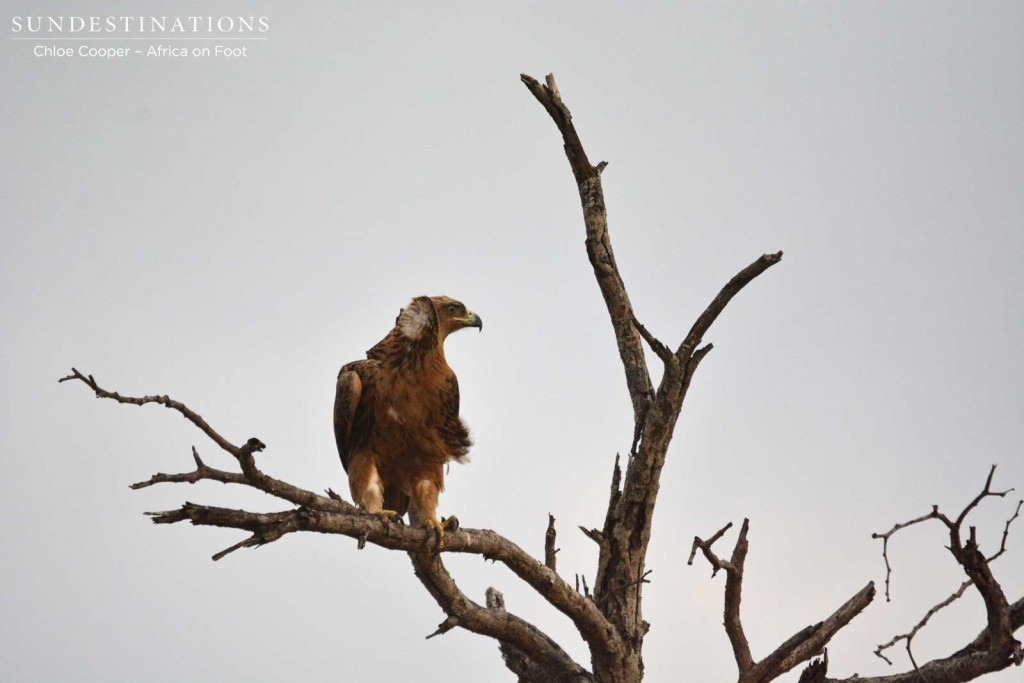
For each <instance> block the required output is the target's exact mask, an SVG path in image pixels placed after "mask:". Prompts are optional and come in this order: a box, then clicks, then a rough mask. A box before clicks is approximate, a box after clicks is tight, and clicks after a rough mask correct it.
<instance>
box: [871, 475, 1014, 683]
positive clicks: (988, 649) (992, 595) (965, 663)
mask: <svg viewBox="0 0 1024 683" xmlns="http://www.w3.org/2000/svg"><path fill="white" fill-rule="evenodd" d="M995 471H996V466H995V465H993V466H992V468H991V469H990V470H989V473H988V476H987V477H986V479H985V485H984V487H983V488H982V490H981V493H979V494H978V495H976V496H975V497H974V498H973V499H972V500H971V502H969V503H968V504H967V505H966V506H965V507H964V508H963V510H962V511H961V512H960V514H959V515H957V518H956V520H955V521H951V520H950V519H949V517H947V516H946V515H945V514H943V513H942V512H940V511H939V506H938V505H933V506H932V511H931V512H929V513H928V514H926V515H922V516H920V517H916V518H914V519H912V520H910V521H908V522H903V523H899V524H896V525H894V526H893V527H892V528H891V529H890V530H889V531H887V532H885V533H881V534H879V533H875V534H872V538H881V539H882V556H883V558H884V559H885V568H886V586H887V590H888V584H889V578H890V576H891V574H892V567H891V565H890V563H889V555H888V542H889V539H890V538H891V537H892V535H893V534H895V533H896V532H897V531H900V530H902V529H905V528H907V527H909V526H913V525H915V524H919V523H921V522H925V521H928V520H931V519H937V520H939V521H940V522H942V523H943V524H944V525H945V526H946V528H947V529H948V530H949V534H950V545H949V550H950V552H951V553H952V554H953V557H954V558H955V559H956V561H957V562H958V563H959V564H960V566H961V567H962V568H963V570H964V572H965V573H966V574H967V576H968V580H967V581H965V582H964V583H963V584H961V585H960V587H959V588H958V589H957V590H956V591H954V592H953V594H952V595H950V596H949V597H947V598H946V599H945V600H943V601H941V602H939V603H938V604H936V605H935V606H933V607H932V608H931V609H929V610H928V612H927V613H926V614H925V616H924V617H923V618H922V619H921V620H920V621H918V623H917V624H916V625H915V626H914V627H913V628H912V629H911V630H910V631H909V632H907V633H904V634H900V635H897V636H894V637H893V638H892V639H891V640H890V641H889V642H887V643H884V644H882V645H879V646H878V648H876V650H875V654H876V655H877V656H879V657H881V658H882V659H884V660H885V661H886V662H888V663H889V664H890V665H892V661H891V660H890V659H889V658H888V657H886V656H885V655H884V654H882V653H883V651H884V650H886V649H888V648H890V647H892V646H894V645H895V644H896V643H898V642H900V641H901V640H902V641H904V642H905V644H906V650H907V656H908V658H909V659H910V663H911V665H912V666H913V667H914V671H913V675H915V676H917V677H919V678H925V679H926V680H930V681H931V680H940V681H947V680H948V681H953V680H956V681H967V680H971V679H973V678H976V677H978V676H980V675H982V674H984V673H988V672H990V671H996V670H999V669H1001V668H1005V667H1006V666H1009V665H1010V664H1011V663H1012V664H1017V665H1019V664H1020V663H1021V661H1022V659H1024V656H1022V653H1021V644H1020V642H1019V641H1017V640H1016V639H1014V638H1013V632H1014V631H1015V630H1017V629H1018V628H1020V620H1019V619H1017V617H1018V615H1016V614H1015V613H1014V608H1013V607H1011V605H1010V604H1009V602H1008V600H1007V599H1006V595H1005V594H1004V593H1003V589H1002V587H1001V586H1000V585H999V583H998V582H997V581H996V579H995V577H994V576H993V575H992V569H991V564H992V562H994V561H995V560H997V559H998V558H999V557H1000V556H1001V555H1002V554H1003V553H1004V552H1005V551H1006V539H1007V537H1008V536H1009V532H1010V525H1011V524H1012V523H1013V521H1014V520H1016V519H1017V518H1018V517H1019V516H1020V510H1021V507H1022V505H1024V501H1020V502H1018V503H1017V507H1016V509H1015V510H1014V513H1013V515H1012V516H1011V517H1010V518H1009V519H1008V520H1007V521H1006V525H1005V526H1004V527H1003V535H1002V540H1001V542H1000V546H999V550H998V551H996V552H995V553H993V554H992V555H991V556H989V557H985V556H984V555H983V554H982V553H981V550H980V548H979V547H978V543H977V540H976V531H975V528H974V527H971V528H970V534H969V537H968V539H967V541H966V542H964V541H963V538H962V527H963V523H964V522H965V521H966V519H967V517H968V515H969V514H970V513H971V512H972V511H973V510H974V509H975V508H976V507H977V506H978V505H979V504H980V503H981V501H982V500H984V499H985V498H988V497H1000V498H1002V497H1005V496H1006V495H1007V494H1008V493H1009V492H1010V491H1012V490H1013V489H1009V490H1006V491H993V490H992V479H993V477H994V475H995ZM970 586H975V587H976V588H977V590H978V592H979V593H980V594H981V597H982V600H983V601H984V603H985V610H986V614H987V622H988V625H987V626H986V628H985V631H983V634H984V637H982V636H979V637H978V639H976V640H975V641H974V643H972V644H971V645H969V646H968V647H967V648H965V649H963V650H961V651H960V652H958V653H955V654H954V655H952V656H951V657H949V658H947V659H945V660H935V661H932V662H928V663H927V664H925V665H924V666H918V664H917V660H916V659H915V658H914V652H913V649H912V644H913V640H914V636H916V635H917V634H918V632H920V630H921V629H922V628H924V626H925V625H926V624H927V623H928V621H929V620H930V619H931V618H932V617H933V616H934V615H935V614H937V613H938V612H939V611H940V610H942V609H943V608H945V607H947V606H949V605H950V604H952V603H953V602H954V601H956V600H957V599H959V598H960V597H961V596H963V594H964V592H965V591H966V590H967V589H968V588H969V587H970ZM1016 604H1019V601H1018V603H1016ZM996 665H999V666H998V667H997V668H991V667H993V666H996ZM903 675H904V674H897V675H896V676H890V677H882V678H879V679H878V680H879V681H882V680H885V681H900V680H903V679H902V678H901V676H903ZM963 676H966V677H963ZM862 680H863V679H862Z"/></svg>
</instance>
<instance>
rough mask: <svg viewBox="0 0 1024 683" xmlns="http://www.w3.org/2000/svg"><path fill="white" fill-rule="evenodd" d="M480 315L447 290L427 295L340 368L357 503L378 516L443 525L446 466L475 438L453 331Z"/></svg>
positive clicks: (344, 442) (339, 436)
mask: <svg viewBox="0 0 1024 683" xmlns="http://www.w3.org/2000/svg"><path fill="white" fill-rule="evenodd" d="M465 327H476V328H479V329H480V330H483V322H482V321H481V320H480V316H478V315H477V314H476V313H473V312H472V311H470V310H468V309H467V308H466V306H465V305H463V304H462V302H459V301H456V300H454V299H452V298H449V297H447V296H434V297H428V296H419V297H416V298H415V299H413V300H412V301H411V302H409V305H408V306H406V307H405V308H403V309H402V311H401V313H399V315H398V318H397V319H396V320H395V327H394V329H392V330H391V331H390V332H389V333H388V334H387V336H386V337H384V339H382V340H381V341H380V342H379V343H378V344H377V345H376V346H374V347H373V348H372V349H370V350H369V351H367V352H366V358H367V359H366V360H359V361H355V362H353V363H348V364H347V365H344V366H343V367H342V368H341V371H340V372H339V373H338V384H337V392H336V394H335V398H334V436H335V440H336V442H337V444H338V454H339V455H340V456H341V464H342V466H343V467H344V468H345V471H346V472H348V482H349V488H350V490H351V492H352V498H353V499H354V500H355V502H356V503H357V504H358V505H359V506H360V507H361V508H363V509H364V510H366V511H367V512H370V513H372V514H378V515H385V516H390V515H399V516H401V515H404V514H405V513H406V511H408V512H409V516H410V519H411V520H412V521H413V522H414V523H418V524H421V525H422V526H424V527H428V528H432V529H435V530H436V531H437V533H438V536H439V537H443V535H444V527H443V526H442V525H441V523H440V522H439V521H438V519H437V497H438V494H439V493H440V492H441V491H443V490H444V472H445V466H446V465H447V464H448V463H449V462H450V461H452V460H455V461H456V462H465V461H466V460H468V455H469V448H470V446H472V445H473V442H472V440H471V439H470V437H469V430H468V429H467V428H466V425H465V423H463V421H462V419H461V418H460V417H459V382H458V379H456V377H455V373H454V372H452V369H451V368H450V367H449V366H448V362H447V361H446V360H445V356H444V341H445V338H446V337H447V336H448V335H449V334H451V333H452V332H455V331H457V330H461V329H462V328H465Z"/></svg>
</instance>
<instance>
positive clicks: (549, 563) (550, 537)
mask: <svg viewBox="0 0 1024 683" xmlns="http://www.w3.org/2000/svg"><path fill="white" fill-rule="evenodd" d="M557 552H558V549H557V548H555V517H554V515H551V514H548V530H547V532H545V534H544V566H546V567H547V568H548V569H550V570H551V571H557V570H556V569H555V554H556V553H557Z"/></svg>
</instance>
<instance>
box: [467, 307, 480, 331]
mask: <svg viewBox="0 0 1024 683" xmlns="http://www.w3.org/2000/svg"><path fill="white" fill-rule="evenodd" d="M466 327H475V328H477V329H478V330H480V331H481V332H483V331H484V321H483V320H481V319H480V316H478V315H477V314H476V313H474V312H473V311H466Z"/></svg>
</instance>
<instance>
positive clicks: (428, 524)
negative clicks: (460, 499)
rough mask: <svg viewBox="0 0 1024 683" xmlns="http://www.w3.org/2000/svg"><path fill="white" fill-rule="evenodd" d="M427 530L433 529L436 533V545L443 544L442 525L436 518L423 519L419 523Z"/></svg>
mask: <svg viewBox="0 0 1024 683" xmlns="http://www.w3.org/2000/svg"><path fill="white" fill-rule="evenodd" d="M420 526H422V527H423V528H424V529H427V530H428V531H429V530H431V529H433V530H434V532H435V533H436V534H437V546H438V547H439V548H440V547H441V546H442V545H443V544H444V525H443V524H441V522H439V521H437V520H436V519H425V520H423V523H422V524H421V525H420Z"/></svg>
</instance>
